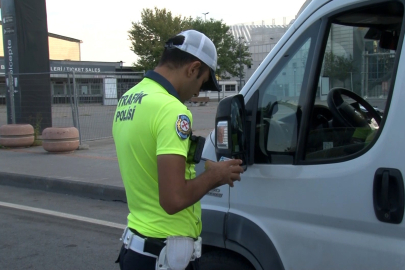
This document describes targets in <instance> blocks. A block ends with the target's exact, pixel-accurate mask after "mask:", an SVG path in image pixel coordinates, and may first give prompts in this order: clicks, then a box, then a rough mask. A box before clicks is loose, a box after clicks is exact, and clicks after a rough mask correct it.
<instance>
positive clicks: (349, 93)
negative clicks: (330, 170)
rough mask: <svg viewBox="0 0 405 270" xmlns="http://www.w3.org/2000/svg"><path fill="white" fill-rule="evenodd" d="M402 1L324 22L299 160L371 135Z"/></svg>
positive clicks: (342, 150)
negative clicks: (318, 67) (322, 44)
mask: <svg viewBox="0 0 405 270" xmlns="http://www.w3.org/2000/svg"><path fill="white" fill-rule="evenodd" d="M402 19H403V7H402V5H401V4H399V3H396V2H390V3H387V4H384V5H378V6H374V7H370V8H368V9H364V10H359V11H354V12H353V11H352V12H349V13H345V14H342V15H338V16H337V17H336V18H334V19H333V20H332V23H331V24H330V30H329V35H328V39H327V43H326V47H325V49H324V54H323V61H322V69H321V73H320V76H319V81H318V90H317V93H316V97H315V102H314V107H313V110H312V117H311V119H310V130H309V134H308V140H307V145H306V150H305V160H319V161H325V160H330V159H335V158H340V159H342V158H346V157H349V156H352V155H356V154H357V153H359V152H360V151H362V150H363V149H365V148H366V147H368V146H369V145H371V143H372V142H373V141H374V140H376V138H377V136H376V135H377V133H378V131H379V128H380V126H381V122H382V119H383V118H384V114H386V113H387V108H388V106H386V103H387V98H388V95H389V91H390V89H391V85H392V84H393V81H394V79H395V72H396V70H394V66H395V61H398V60H397V58H398V55H397V54H398V52H397V50H396V49H397V47H398V40H399V33H400V31H401V26H402Z"/></svg>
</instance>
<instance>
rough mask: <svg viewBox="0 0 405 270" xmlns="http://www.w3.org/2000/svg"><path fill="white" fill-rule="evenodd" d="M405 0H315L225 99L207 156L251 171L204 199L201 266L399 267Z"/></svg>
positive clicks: (404, 245) (403, 243)
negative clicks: (238, 162) (241, 85)
mask: <svg viewBox="0 0 405 270" xmlns="http://www.w3.org/2000/svg"><path fill="white" fill-rule="evenodd" d="M404 6H405V0H395V1H394V0H393V1H374V0H369V1H366V0H313V1H312V2H311V3H310V4H309V5H308V6H307V7H306V9H305V10H304V11H303V12H302V13H301V14H300V16H299V17H298V18H297V19H296V21H295V22H294V24H293V25H292V26H291V28H290V29H289V30H288V31H287V33H286V34H285V35H284V36H283V38H282V39H281V40H280V41H279V42H278V43H277V45H276V47H275V48H274V49H273V50H272V51H271V52H270V54H269V55H268V56H267V58H266V59H265V60H264V61H263V62H262V63H261V65H260V66H259V67H258V69H257V70H256V72H255V73H254V74H253V76H252V77H251V78H250V80H249V81H248V82H247V84H246V85H245V87H244V88H243V90H242V91H241V93H240V95H235V96H232V97H228V98H226V99H224V100H222V101H221V102H220V104H219V106H218V111H217V116H216V128H215V131H213V132H212V133H211V134H210V135H209V136H208V137H207V139H206V143H205V146H204V150H203V157H204V158H206V159H210V160H219V158H220V157H221V156H224V157H228V158H235V157H237V158H242V159H243V160H244V166H245V169H246V171H245V172H244V174H243V175H242V180H241V181H240V182H236V183H235V187H234V188H229V187H228V186H221V187H219V188H217V189H215V190H212V191H211V192H210V193H209V194H207V195H206V196H205V197H204V198H203V199H202V208H203V216H202V222H203V233H202V239H203V244H204V246H203V252H204V255H203V256H202V259H201V269H209V270H227V269H229V270H231V269H232V270H238V269H263V270H270V269H271V270H276V269H298V270H304V269H308V270H314V269H323V270H325V269H328V270H331V269H344V270H347V269H356V270H358V269H367V270H371V269H378V270H381V269H390V270H392V269H405V222H404V221H403V215H404V182H403V176H402V174H403V173H404V172H405V59H404V57H405V55H403V54H402V53H403V52H404V49H403V40H404V30H405V27H404V26H405V25H404ZM401 58H402V59H401ZM218 131H220V132H218ZM216 134H224V136H223V137H222V136H216ZM197 169H198V173H200V172H201V171H202V170H203V164H199V166H198V168H197Z"/></svg>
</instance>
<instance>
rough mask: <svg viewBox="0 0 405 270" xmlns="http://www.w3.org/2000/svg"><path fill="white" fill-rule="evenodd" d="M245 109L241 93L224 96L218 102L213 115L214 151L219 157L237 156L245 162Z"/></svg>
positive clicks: (218, 158)
mask: <svg viewBox="0 0 405 270" xmlns="http://www.w3.org/2000/svg"><path fill="white" fill-rule="evenodd" d="M245 129H246V111H245V101H244V98H243V96H242V95H240V94H238V95H234V96H230V97H226V98H224V99H223V100H221V101H220V102H219V104H218V108H217V115H216V117H215V153H216V156H217V160H220V159H221V157H226V158H239V159H242V160H243V163H242V165H243V164H246V131H245Z"/></svg>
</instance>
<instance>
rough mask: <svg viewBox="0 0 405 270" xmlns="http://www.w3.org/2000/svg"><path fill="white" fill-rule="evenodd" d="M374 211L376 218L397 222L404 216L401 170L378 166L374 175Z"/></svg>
mask: <svg viewBox="0 0 405 270" xmlns="http://www.w3.org/2000/svg"><path fill="white" fill-rule="evenodd" d="M373 202H374V212H375V215H376V217H377V219H378V220H380V221H382V222H387V223H393V224H399V223H401V222H402V219H403V217H404V181H403V178H402V174H401V171H399V170H397V169H389V168H379V169H378V170H377V171H376V172H375V175H374V185H373Z"/></svg>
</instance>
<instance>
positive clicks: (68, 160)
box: [0, 139, 126, 201]
mask: <svg viewBox="0 0 405 270" xmlns="http://www.w3.org/2000/svg"><path fill="white" fill-rule="evenodd" d="M86 144H88V145H89V149H88V150H76V151H74V152H72V153H64V154H62V153H61V154H51V153H48V152H47V151H45V150H44V149H43V148H42V146H36V147H29V148H15V149H0V185H9V186H16V187H25V188H33V189H40V190H47V191H52V192H59V193H65V194H72V195H78V196H86V197H90V198H97V199H103V200H120V201H126V199H125V193H124V188H123V184H122V180H121V175H120V171H119V167H118V161H117V155H116V152H115V145H114V141H113V139H106V140H100V141H94V142H86Z"/></svg>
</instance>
